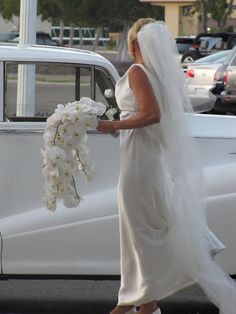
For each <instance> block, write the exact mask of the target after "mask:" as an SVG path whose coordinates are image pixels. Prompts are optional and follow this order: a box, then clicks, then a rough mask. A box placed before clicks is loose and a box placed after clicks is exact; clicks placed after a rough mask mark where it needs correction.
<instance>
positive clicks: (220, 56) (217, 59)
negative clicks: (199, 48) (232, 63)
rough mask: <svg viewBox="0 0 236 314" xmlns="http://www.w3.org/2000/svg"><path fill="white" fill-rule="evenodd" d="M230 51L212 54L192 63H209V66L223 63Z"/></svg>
mask: <svg viewBox="0 0 236 314" xmlns="http://www.w3.org/2000/svg"><path fill="white" fill-rule="evenodd" d="M230 52H231V50H224V51H220V52H217V53H213V54H211V55H210V56H207V57H204V58H201V59H198V60H196V61H195V62H194V63H200V64H201V63H211V64H216V63H223V62H224V61H225V59H226V58H227V57H228V56H229V54H230Z"/></svg>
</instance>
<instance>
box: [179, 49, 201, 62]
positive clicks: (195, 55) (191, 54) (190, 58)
mask: <svg viewBox="0 0 236 314" xmlns="http://www.w3.org/2000/svg"><path fill="white" fill-rule="evenodd" d="M200 57H201V56H200V53H199V52H198V51H187V52H185V53H184V54H183V56H182V58H181V62H182V63H191V62H194V61H195V60H197V59H199V58H200Z"/></svg>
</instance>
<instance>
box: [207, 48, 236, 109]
mask: <svg viewBox="0 0 236 314" xmlns="http://www.w3.org/2000/svg"><path fill="white" fill-rule="evenodd" d="M235 58H236V47H234V48H233V49H232V50H231V53H230V54H229V56H228V57H227V58H226V60H225V61H224V63H223V64H222V65H221V66H220V67H219V68H218V69H217V71H216V73H215V76H214V84H213V88H212V89H211V91H212V93H214V94H215V95H216V97H217V102H216V105H215V108H214V109H215V111H217V112H219V113H227V112H229V113H234V114H235V113H236V100H235V99H234V93H235V90H234V85H235V73H236V68H235V62H236V59H235Z"/></svg>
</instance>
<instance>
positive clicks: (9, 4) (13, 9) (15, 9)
mask: <svg viewBox="0 0 236 314" xmlns="http://www.w3.org/2000/svg"><path fill="white" fill-rule="evenodd" d="M0 14H1V16H2V17H3V18H4V19H6V20H11V19H12V18H13V16H14V15H17V16H18V15H19V14H20V0H0Z"/></svg>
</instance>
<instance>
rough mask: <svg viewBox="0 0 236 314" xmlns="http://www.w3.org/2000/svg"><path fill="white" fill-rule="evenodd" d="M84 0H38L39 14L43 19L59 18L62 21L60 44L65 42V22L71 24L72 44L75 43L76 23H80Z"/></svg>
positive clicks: (59, 21)
mask: <svg viewBox="0 0 236 314" xmlns="http://www.w3.org/2000/svg"><path fill="white" fill-rule="evenodd" d="M81 3H82V0H73V1H67V0H38V14H41V16H42V19H43V20H49V21H53V20H58V23H60V35H59V37H60V40H59V41H60V44H62V43H63V33H64V24H68V25H71V31H70V45H71V46H72V44H73V37H74V24H76V23H77V24H78V19H79V17H80V5H81Z"/></svg>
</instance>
